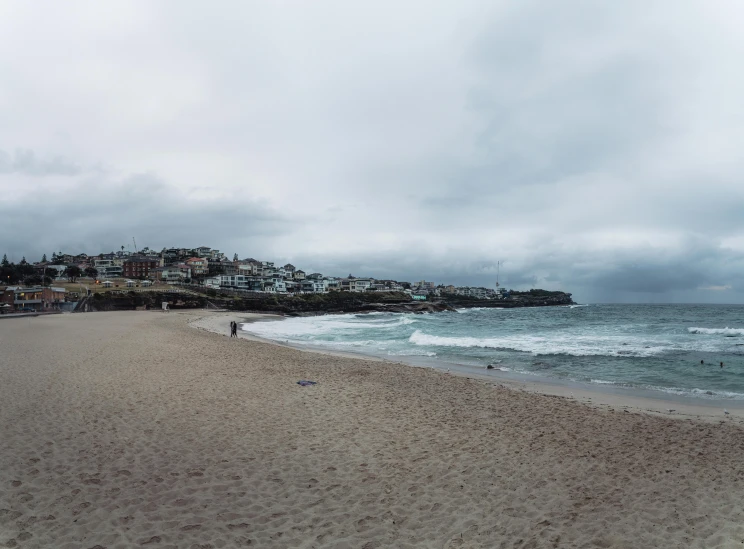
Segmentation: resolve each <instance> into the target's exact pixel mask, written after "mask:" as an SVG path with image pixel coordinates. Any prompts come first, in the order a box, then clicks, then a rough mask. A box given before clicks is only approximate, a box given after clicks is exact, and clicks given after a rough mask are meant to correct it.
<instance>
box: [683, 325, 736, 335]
mask: <svg viewBox="0 0 744 549" xmlns="http://www.w3.org/2000/svg"><path fill="white" fill-rule="evenodd" d="M687 331H688V332H690V333H691V334H704V335H723V336H726V337H738V336H744V328H695V327H693V328H687Z"/></svg>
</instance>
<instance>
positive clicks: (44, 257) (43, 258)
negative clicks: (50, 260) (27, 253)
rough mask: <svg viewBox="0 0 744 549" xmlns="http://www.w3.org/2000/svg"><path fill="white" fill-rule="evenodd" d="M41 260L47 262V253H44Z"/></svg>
mask: <svg viewBox="0 0 744 549" xmlns="http://www.w3.org/2000/svg"><path fill="white" fill-rule="evenodd" d="M41 262H42V263H46V262H47V258H46V254H44V255H42V256H41Z"/></svg>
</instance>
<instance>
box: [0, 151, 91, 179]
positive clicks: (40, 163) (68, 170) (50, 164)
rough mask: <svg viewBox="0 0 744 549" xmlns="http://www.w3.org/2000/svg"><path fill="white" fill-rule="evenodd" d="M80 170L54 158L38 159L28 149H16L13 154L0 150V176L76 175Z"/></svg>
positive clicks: (65, 161) (62, 159) (75, 165)
mask: <svg viewBox="0 0 744 549" xmlns="http://www.w3.org/2000/svg"><path fill="white" fill-rule="evenodd" d="M81 172H82V168H81V167H80V166H78V165H77V164H73V163H72V162H70V161H68V160H66V159H64V158H62V157H59V156H56V157H54V158H51V159H46V160H45V159H40V158H38V157H37V156H36V153H35V152H34V151H32V150H30V149H17V150H16V151H15V153H14V154H12V155H11V154H10V153H7V152H5V151H3V150H1V149H0V174H13V173H17V174H23V175H32V176H39V177H41V176H45V175H66V176H72V175H78V174H80V173H81Z"/></svg>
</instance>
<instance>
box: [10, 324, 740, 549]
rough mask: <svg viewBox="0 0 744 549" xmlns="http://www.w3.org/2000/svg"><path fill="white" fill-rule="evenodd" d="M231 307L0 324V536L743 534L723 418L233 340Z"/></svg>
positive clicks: (560, 541)
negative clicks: (612, 404) (621, 406)
mask: <svg viewBox="0 0 744 549" xmlns="http://www.w3.org/2000/svg"><path fill="white" fill-rule="evenodd" d="M246 316H247V317H248V318H249V319H250V320H256V321H262V320H269V319H270V318H271V317H267V316H264V315H255V316H254V315H246ZM230 318H231V317H230V315H229V314H224V313H223V314H220V313H210V312H208V311H173V312H171V313H170V314H164V313H158V314H156V313H155V312H146V311H124V312H101V313H97V314H95V315H86V314H79V315H50V316H45V317H37V318H33V319H29V320H27V321H25V322H9V323H7V325H5V326H3V329H2V330H0V347H2V349H3V353H2V355H0V373H1V374H2V376H3V381H4V382H3V383H2V384H0V399H2V402H3V414H2V417H3V419H4V421H2V422H0V439H2V440H3V448H4V450H3V451H2V452H0V546H2V547H6V546H7V547H55V548H59V549H79V548H83V549H85V548H89V549H90V548H94V547H101V548H103V547H107V548H109V549H122V548H125V547H162V548H166V547H167V548H173V549H175V548H191V549H193V548H203V549H207V548H225V547H248V546H249V547H261V548H264V547H265V548H268V549H274V548H276V549H284V548H288V547H296V548H303V549H311V548H313V547H315V548H329V549H331V548H332V549H347V548H362V547H363V548H367V549H375V548H376V549H380V548H382V547H399V548H401V549H419V548H424V547H426V548H429V547H437V548H442V549H455V548H460V549H465V548H469V549H490V548H493V547H522V548H527V547H531V548H538V547H581V548H589V547H605V548H613V549H628V548H630V547H692V548H695V549H713V548H721V549H723V548H730V547H734V546H736V547H738V546H740V545H741V540H742V539H744V523H742V515H743V514H744V509H743V508H742V503H741V494H742V483H743V482H744V478H743V477H742V467H741V450H742V448H744V428H742V426H741V424H740V423H739V422H738V421H736V420H730V421H722V420H719V421H706V420H705V419H701V420H697V419H695V418H689V419H686V420H684V421H679V419H680V418H679V416H676V417H675V416H669V415H662V414H654V413H652V412H644V411H643V410H642V409H641V410H638V411H637V410H635V409H629V410H628V411H627V413H626V412H620V413H618V411H617V410H615V409H611V408H607V407H604V406H598V405H596V402H595V401H592V403H590V404H591V405H589V406H587V405H586V403H584V402H581V401H578V400H577V399H570V398H561V397H558V396H550V395H546V394H539V393H536V392H531V391H530V390H529V389H530V388H529V387H528V388H527V389H528V390H521V388H520V387H519V386H509V385H506V384H504V383H498V382H495V383H483V382H482V381H481V380H478V379H475V378H473V377H472V376H469V377H467V376H462V375H451V374H449V373H446V372H444V371H441V370H437V369H433V368H427V369H423V368H412V367H405V368H404V367H401V366H400V363H398V364H396V363H393V362H390V361H374V360H372V359H368V358H366V357H360V356H355V357H353V358H344V357H339V356H332V355H329V354H327V353H323V354H319V353H314V352H307V351H306V350H297V349H295V348H291V347H287V346H282V345H277V344H275V343H273V342H272V343H269V342H265V341H260V342H259V341H252V340H249V338H247V337H244V336H243V337H240V338H238V339H234V340H233V339H230V338H229V330H228V322H229V320H230ZM238 318H241V317H240V316H239V317H238ZM207 328H209V330H208V329H207ZM214 331H216V332H217V333H218V334H220V335H217V334H215V333H212V332H214ZM303 379H305V380H311V381H315V382H317V384H316V385H312V386H301V385H299V384H298V380H303ZM492 381H493V380H492Z"/></svg>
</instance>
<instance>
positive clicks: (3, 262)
mask: <svg viewBox="0 0 744 549" xmlns="http://www.w3.org/2000/svg"><path fill="white" fill-rule="evenodd" d="M0 265H2V266H3V267H7V266H8V265H10V262H9V261H8V255H7V254H3V261H2V263H0Z"/></svg>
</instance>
